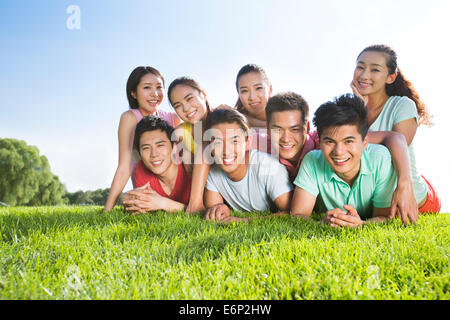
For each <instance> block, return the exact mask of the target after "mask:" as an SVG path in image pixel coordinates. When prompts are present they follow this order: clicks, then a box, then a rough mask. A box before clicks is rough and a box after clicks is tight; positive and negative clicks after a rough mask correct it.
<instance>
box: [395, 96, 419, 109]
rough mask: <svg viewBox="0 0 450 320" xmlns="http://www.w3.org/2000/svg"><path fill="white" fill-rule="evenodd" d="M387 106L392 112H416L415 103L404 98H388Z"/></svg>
mask: <svg viewBox="0 0 450 320" xmlns="http://www.w3.org/2000/svg"><path fill="white" fill-rule="evenodd" d="M389 105H390V108H391V109H392V110H405V109H406V110H412V111H415V110H416V104H415V102H414V101H413V100H412V99H410V98H408V97H406V96H392V97H390V98H389Z"/></svg>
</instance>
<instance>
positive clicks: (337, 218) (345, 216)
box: [331, 214, 357, 224]
mask: <svg viewBox="0 0 450 320" xmlns="http://www.w3.org/2000/svg"><path fill="white" fill-rule="evenodd" d="M333 219H335V220H334V221H344V222H346V223H352V224H353V223H355V222H356V221H357V219H356V218H355V217H354V216H351V215H349V214H337V215H335V216H334V217H333V218H331V220H333Z"/></svg>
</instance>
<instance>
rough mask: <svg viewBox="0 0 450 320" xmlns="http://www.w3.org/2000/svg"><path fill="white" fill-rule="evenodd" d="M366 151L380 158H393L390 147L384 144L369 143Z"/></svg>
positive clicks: (373, 156)
mask: <svg viewBox="0 0 450 320" xmlns="http://www.w3.org/2000/svg"><path fill="white" fill-rule="evenodd" d="M365 152H366V154H368V155H369V156H370V157H372V158H380V159H386V158H389V159H390V158H391V154H390V152H389V149H388V148H386V147H385V146H383V145H382V144H371V143H369V144H368V145H367V148H366V150H365Z"/></svg>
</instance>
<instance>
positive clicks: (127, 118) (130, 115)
mask: <svg viewBox="0 0 450 320" xmlns="http://www.w3.org/2000/svg"><path fill="white" fill-rule="evenodd" d="M120 122H135V123H137V119H136V115H135V114H134V112H133V109H130V110H127V111H125V112H123V113H122V114H121V116H120Z"/></svg>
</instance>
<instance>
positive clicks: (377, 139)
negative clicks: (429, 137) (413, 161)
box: [367, 119, 419, 224]
mask: <svg viewBox="0 0 450 320" xmlns="http://www.w3.org/2000/svg"><path fill="white" fill-rule="evenodd" d="M410 120H412V119H410ZM406 121H408V120H406ZM367 136H368V139H369V143H376V144H383V145H385V146H386V147H387V148H388V149H389V151H390V153H391V157H392V161H393V163H394V167H395V169H396V171H397V176H398V182H397V187H396V189H395V191H394V193H393V195H392V203H391V209H390V214H389V217H390V218H393V217H394V216H395V215H396V214H398V215H399V216H400V217H401V219H402V221H403V223H404V224H407V223H408V219H409V220H410V221H411V223H415V222H416V221H417V217H418V214H419V212H418V208H417V200H416V197H415V195H414V188H413V183H412V177H411V166H410V162H409V154H408V144H407V139H406V138H405V136H404V135H403V134H401V133H399V132H395V131H377V132H372V131H370V132H369V133H368V135H367Z"/></svg>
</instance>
